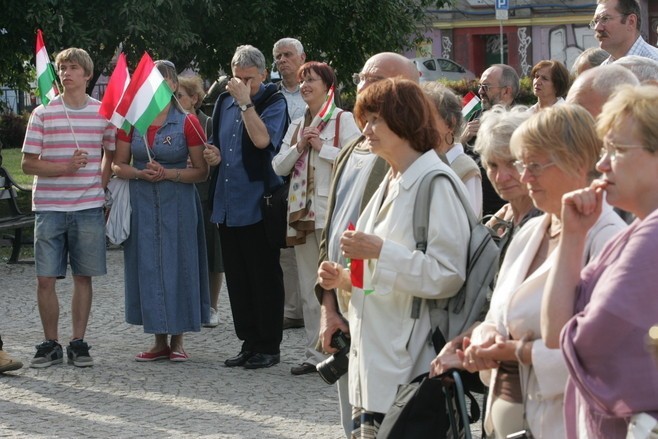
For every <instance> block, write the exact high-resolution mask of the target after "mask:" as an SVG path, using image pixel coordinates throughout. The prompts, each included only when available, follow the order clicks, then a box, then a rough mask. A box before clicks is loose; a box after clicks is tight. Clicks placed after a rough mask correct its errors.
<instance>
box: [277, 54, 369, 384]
mask: <svg viewBox="0 0 658 439" xmlns="http://www.w3.org/2000/svg"><path fill="white" fill-rule="evenodd" d="M297 79H298V80H299V82H300V84H301V86H300V87H301V94H302V98H303V99H304V101H305V102H306V105H307V107H306V111H305V112H304V116H303V117H300V118H299V119H297V120H294V121H293V122H292V123H291V124H290V127H289V128H288V132H287V133H286V135H285V137H284V138H283V143H282V145H281V150H280V152H279V153H278V154H277V155H276V156H275V157H274V159H273V160H272V168H273V169H274V172H276V173H277V174H278V175H281V176H288V175H290V191H289V194H288V235H287V242H288V245H290V246H294V247H295V259H296V260H297V271H298V276H299V286H300V292H301V294H300V296H301V302H302V313H303V315H304V326H305V328H306V350H305V353H304V358H303V359H302V361H301V362H300V363H301V364H300V365H298V366H295V367H293V368H292V369H291V373H292V374H293V375H303V374H306V373H311V372H315V365H316V364H317V363H318V362H320V361H322V360H323V359H324V356H323V355H322V354H321V353H320V352H318V351H316V350H315V346H316V344H317V341H318V335H319V333H320V304H319V303H318V300H317V299H316V297H315V290H314V287H315V282H316V280H317V268H318V258H319V256H320V237H321V234H322V228H323V227H324V223H325V221H326V213H327V201H328V197H329V184H330V182H331V172H332V169H333V163H334V160H335V159H336V156H338V152H339V151H340V148H342V147H343V146H345V145H347V144H348V143H349V142H351V141H352V140H354V139H356V138H357V137H359V135H360V134H361V132H360V131H359V128H358V127H357V126H356V123H355V122H354V116H352V113H350V112H349V111H343V110H341V109H340V108H335V107H334V108H333V109H332V108H329V109H328V111H326V112H325V113H324V118H322V114H318V113H320V111H321V109H323V105H324V104H325V101H326V98H327V93H328V92H329V90H330V89H331V88H332V87H333V86H334V85H335V84H336V75H335V74H334V71H333V69H332V68H331V67H330V66H329V65H327V64H325V63H320V62H316V61H310V62H307V63H306V64H304V65H302V66H301V67H300V68H299V71H298V73H297ZM329 107H330V106H329ZM314 119H315V121H314ZM318 122H319V124H318Z"/></svg>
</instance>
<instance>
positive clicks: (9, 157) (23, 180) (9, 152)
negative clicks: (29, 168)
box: [2, 148, 32, 188]
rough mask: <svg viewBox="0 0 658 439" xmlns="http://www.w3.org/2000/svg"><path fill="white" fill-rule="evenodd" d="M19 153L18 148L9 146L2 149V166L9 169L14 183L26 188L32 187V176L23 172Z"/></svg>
mask: <svg viewBox="0 0 658 439" xmlns="http://www.w3.org/2000/svg"><path fill="white" fill-rule="evenodd" d="M22 158H23V154H21V150H20V148H11V149H3V150H2V166H3V167H4V168H5V169H6V170H7V171H9V173H10V174H11V176H12V178H13V179H14V181H16V183H18V184H20V185H21V186H25V187H27V188H32V176H31V175H25V174H23V170H22V169H21V159H22Z"/></svg>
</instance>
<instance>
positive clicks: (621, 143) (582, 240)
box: [541, 85, 658, 438]
mask: <svg viewBox="0 0 658 439" xmlns="http://www.w3.org/2000/svg"><path fill="white" fill-rule="evenodd" d="M656 102H658V87H657V86H654V85H646V86H640V87H632V86H622V87H620V88H619V89H617V92H616V94H614V95H613V97H612V99H611V100H610V101H608V102H607V103H606V104H605V105H604V106H603V112H602V113H601V116H600V117H599V119H598V123H597V130H598V133H599V135H600V136H601V137H602V138H603V149H602V150H601V153H602V154H601V159H600V160H599V162H598V164H597V169H598V170H599V171H600V172H601V173H602V175H601V177H600V178H599V179H597V180H595V181H594V182H592V184H591V185H590V186H589V187H588V188H586V189H582V190H579V191H576V192H571V193H568V194H567V195H565V196H564V197H563V198H562V205H561V209H562V221H563V230H564V232H563V234H562V237H561V238H560V243H559V247H558V250H557V251H556V257H555V264H554V266H553V269H552V270H551V273H550V276H549V282H548V285H547V288H546V295H545V297H544V303H543V307H542V314H541V326H542V336H543V338H544V340H545V342H546V345H547V346H550V347H552V348H557V347H561V348H562V352H563V354H564V356H565V357H566V363H567V367H568V371H569V381H568V384H567V390H566V397H565V405H566V407H565V408H566V410H565V413H566V421H567V436H566V437H568V438H577V437H579V438H582V437H589V438H597V437H606V438H625V437H626V433H627V430H629V428H630V427H629V421H630V423H631V425H632V426H633V428H637V425H636V424H637V422H636V421H640V419H642V418H644V419H643V421H644V422H646V423H647V424H648V425H649V427H648V430H649V431H650V430H652V428H653V435H651V436H650V435H649V434H650V433H649V434H646V435H645V436H639V435H636V436H632V437H647V438H648V437H655V436H654V435H655V434H656V433H658V428H657V423H658V397H657V395H658V371H657V369H656V365H655V364H654V362H653V359H652V355H651V352H650V350H649V349H646V346H645V337H646V335H647V332H649V329H650V328H651V327H652V326H653V325H655V324H656V322H658V300H656V299H657V298H656V285H658V269H657V266H656V248H658V179H657V178H656V176H658V126H657V125H656V120H658V107H657V106H656ZM604 200H607V201H608V202H609V203H610V204H612V205H613V206H615V207H619V208H621V209H624V210H626V211H629V212H631V213H633V214H634V215H635V216H636V217H637V219H636V220H635V221H634V222H633V223H632V224H631V225H630V227H628V229H627V230H625V231H624V232H623V233H620V234H618V235H617V236H615V238H614V239H612V240H611V241H610V242H609V243H608V244H607V245H606V246H605V247H604V249H603V250H602V251H601V254H600V255H599V257H598V258H597V259H595V260H594V261H592V262H591V263H590V264H589V265H587V266H586V267H585V268H584V269H582V270H581V264H580V263H579V262H580V261H579V260H577V259H576V258H575V255H577V254H578V253H581V252H582V251H583V248H586V242H587V238H586V237H587V236H588V234H590V233H592V232H591V230H592V228H595V227H596V218H597V217H598V216H599V215H600V212H601V210H602V209H605V208H606V207H605V201H604ZM629 437H631V436H630V435H629Z"/></svg>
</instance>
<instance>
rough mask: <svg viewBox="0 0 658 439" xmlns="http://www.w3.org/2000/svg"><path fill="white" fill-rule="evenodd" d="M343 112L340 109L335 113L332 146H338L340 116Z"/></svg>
mask: <svg viewBox="0 0 658 439" xmlns="http://www.w3.org/2000/svg"><path fill="white" fill-rule="evenodd" d="M344 112H345V111H343V110H340V111H339V112H338V114H337V115H336V132H335V133H334V148H338V146H339V145H340V116H341V115H342V114H343V113H344Z"/></svg>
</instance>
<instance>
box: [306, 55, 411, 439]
mask: <svg viewBox="0 0 658 439" xmlns="http://www.w3.org/2000/svg"><path fill="white" fill-rule="evenodd" d="M396 76H402V77H404V78H405V79H409V80H411V81H415V82H418V79H419V75H418V70H417V69H416V67H415V66H414V64H413V63H412V62H411V61H410V60H409V59H407V58H405V57H404V56H402V55H398V54H395V53H389V52H383V53H378V54H376V55H374V56H372V57H371V58H370V59H368V61H366V63H365V65H364V66H363V69H362V70H361V72H360V73H358V74H355V75H354V82H355V83H356V84H357V93H360V92H362V91H363V90H365V89H366V88H367V87H368V86H369V85H371V84H373V83H374V82H376V81H380V80H382V79H385V78H393V77H396ZM387 169H388V165H387V164H386V162H385V161H384V160H383V159H381V158H379V157H378V156H376V155H374V154H372V153H371V152H370V151H369V149H368V147H367V146H366V142H365V138H364V137H363V136H361V137H359V138H358V139H357V140H355V141H354V142H353V143H351V144H350V145H348V146H346V147H345V148H343V149H341V152H340V154H339V155H338V158H336V161H335V163H334V175H333V178H332V182H331V188H330V192H329V202H328V206H327V223H326V225H325V228H324V230H323V233H322V241H321V242H320V258H319V262H318V265H319V264H321V263H322V262H324V261H325V260H329V261H336V262H340V263H344V262H345V261H344V258H343V256H342V253H341V251H340V247H339V239H340V236H341V234H342V233H343V232H344V231H345V230H346V229H347V227H348V226H349V224H350V223H352V224H356V220H357V219H358V217H359V214H360V213H361V211H362V210H363V208H364V207H365V205H366V204H368V201H369V200H370V197H371V196H372V194H373V193H374V192H375V190H376V189H377V187H378V186H379V184H380V183H381V181H382V179H383V178H384V175H385V174H386V171H387ZM315 291H316V295H317V296H318V300H319V301H320V304H321V314H320V343H321V344H322V350H324V351H325V352H329V353H332V354H334V355H333V356H332V357H330V358H329V359H328V360H326V361H325V362H323V363H320V364H319V365H318V370H319V372H320V375H321V376H322V377H323V378H324V379H325V381H327V382H329V381H330V380H328V379H327V378H328V377H329V378H330V377H332V375H336V373H335V372H336V371H338V372H340V371H341V370H343V369H344V370H343V373H345V372H346V371H347V369H346V368H341V365H342V364H343V362H346V360H347V358H345V359H344V360H343V357H346V353H347V351H348V350H349V345H348V346H347V347H346V348H345V347H342V344H343V343H344V341H345V339H343V337H342V336H341V333H344V334H349V327H348V325H347V321H346V320H345V319H344V317H343V315H342V313H344V312H346V310H347V306H346V305H347V302H348V300H347V299H345V298H343V297H341V296H340V295H339V294H337V292H336V291H328V290H324V289H323V288H322V287H320V286H319V285H316V288H315ZM341 353H343V354H342V355H341ZM327 362H330V364H329V365H327ZM332 362H333V364H331V363H332ZM326 366H330V368H329V369H323V368H324V367H326ZM332 368H333V370H332ZM337 386H338V400H339V402H340V410H341V421H342V424H343V428H344V430H345V435H346V437H350V435H351V432H352V427H353V426H352V407H351V406H350V404H349V396H348V384H347V375H346V374H343V375H342V376H341V377H340V378H338V383H337Z"/></svg>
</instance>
